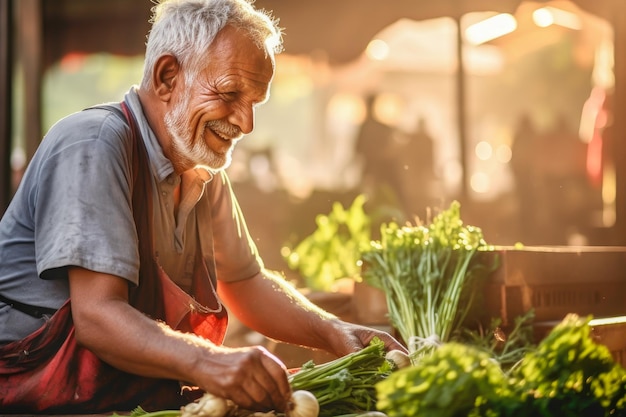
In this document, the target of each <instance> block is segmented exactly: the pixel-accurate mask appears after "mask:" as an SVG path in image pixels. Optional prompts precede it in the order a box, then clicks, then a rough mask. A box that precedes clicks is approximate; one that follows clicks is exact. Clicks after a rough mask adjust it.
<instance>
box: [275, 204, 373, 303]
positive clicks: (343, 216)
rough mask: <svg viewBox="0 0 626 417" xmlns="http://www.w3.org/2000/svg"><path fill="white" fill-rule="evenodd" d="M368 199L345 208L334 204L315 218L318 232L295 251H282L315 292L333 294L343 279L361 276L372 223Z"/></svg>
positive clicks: (289, 264)
mask: <svg viewBox="0 0 626 417" xmlns="http://www.w3.org/2000/svg"><path fill="white" fill-rule="evenodd" d="M365 201H366V199H365V196H364V195H359V196H357V197H356V198H355V199H354V201H353V203H352V205H351V206H350V207H349V208H348V209H345V208H344V207H343V206H342V205H341V203H339V202H335V203H334V204H333V207H332V210H331V212H330V213H329V214H328V215H324V214H320V215H318V216H317V217H316V219H315V223H316V224H317V229H316V230H315V231H314V232H313V233H312V234H311V235H309V236H307V237H306V238H305V239H304V240H302V241H301V242H300V243H299V244H298V245H297V246H296V247H295V248H294V249H289V248H283V253H284V258H285V260H286V261H287V264H288V266H289V267H290V268H291V269H293V270H296V271H299V272H300V274H301V275H302V277H303V278H304V279H305V281H306V284H307V286H308V287H309V288H310V289H312V290H319V291H330V290H331V289H332V286H333V283H334V282H335V281H336V280H337V279H340V278H354V279H359V277H360V266H359V261H360V259H361V249H362V248H363V247H364V246H365V245H367V244H368V243H369V241H370V235H371V221H370V218H369V216H368V215H367V214H366V213H365V211H364V210H363V205H364V204H365Z"/></svg>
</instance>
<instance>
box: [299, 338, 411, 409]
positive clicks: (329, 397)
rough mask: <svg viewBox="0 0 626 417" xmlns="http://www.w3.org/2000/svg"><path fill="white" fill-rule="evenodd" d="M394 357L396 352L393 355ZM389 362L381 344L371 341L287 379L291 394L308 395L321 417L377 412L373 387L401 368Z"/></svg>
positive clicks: (303, 369)
mask: <svg viewBox="0 0 626 417" xmlns="http://www.w3.org/2000/svg"><path fill="white" fill-rule="evenodd" d="M394 353H397V352H394ZM398 362H399V361H398V360H397V359H396V360H395V361H391V360H389V359H388V357H387V355H386V353H385V345H384V343H383V342H382V341H381V340H380V339H378V338H374V339H373V340H372V341H371V342H370V344H369V345H368V346H366V347H365V348H363V349H361V350H360V351H357V352H353V353H350V354H348V355H346V356H344V357H341V358H338V359H335V360H333V361H330V362H327V363H324V364H319V365H315V364H313V362H310V361H309V362H307V363H306V364H304V366H303V367H302V368H301V369H300V371H299V372H297V373H295V374H293V375H291V376H290V379H289V383H290V385H291V388H292V389H293V390H296V391H299V390H305V391H309V392H311V393H312V394H313V395H315V397H316V398H317V400H318V402H319V405H320V414H319V415H320V416H321V417H335V416H346V415H357V414H358V413H361V412H365V411H372V410H376V389H375V388H374V386H375V385H376V383H378V382H380V381H382V380H384V379H385V378H387V377H388V376H389V375H390V374H391V373H392V372H393V371H394V370H395V369H397V368H398V367H399V366H402V364H401V363H398Z"/></svg>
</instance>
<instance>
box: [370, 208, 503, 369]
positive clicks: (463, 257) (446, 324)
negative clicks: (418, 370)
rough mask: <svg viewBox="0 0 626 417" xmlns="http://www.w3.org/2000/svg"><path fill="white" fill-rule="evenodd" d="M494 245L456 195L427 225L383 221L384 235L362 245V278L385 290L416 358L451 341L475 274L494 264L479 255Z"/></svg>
mask: <svg viewBox="0 0 626 417" xmlns="http://www.w3.org/2000/svg"><path fill="white" fill-rule="evenodd" d="M490 249H493V248H492V247H489V246H487V244H486V242H485V240H484V239H483V235H482V231H481V230H480V229H479V228H477V227H474V226H465V225H464V224H463V222H462V220H461V215H460V204H459V203H458V202H457V201H454V202H452V204H451V205H450V208H449V209H448V210H444V211H442V212H441V213H439V214H438V215H437V216H435V218H434V219H433V221H432V223H431V224H430V225H428V226H426V225H417V226H402V227H401V226H399V225H398V224H396V223H394V222H391V223H389V224H383V225H382V227H381V239H380V241H372V242H371V246H370V248H369V249H367V250H364V251H363V253H362V259H363V264H364V266H363V272H362V276H363V279H364V281H365V282H367V283H369V284H370V285H372V286H374V287H377V288H381V289H382V290H383V291H384V292H385V296H386V299H387V306H388V309H389V319H390V321H391V324H392V325H393V326H394V327H395V328H396V329H397V330H398V332H399V333H400V335H401V337H402V338H403V339H404V341H405V342H406V343H407V344H408V347H409V352H410V353H411V355H412V358H413V360H417V358H419V357H421V356H423V355H426V354H428V353H430V352H432V350H433V349H434V348H435V347H436V346H438V345H440V344H441V343H444V342H447V341H450V339H451V335H452V333H453V332H454V331H455V330H457V329H458V328H459V326H460V324H461V323H462V322H463V320H464V318H465V316H466V314H467V312H468V311H469V308H470V307H471V303H472V299H473V297H474V296H475V295H476V291H477V286H476V285H474V284H475V283H476V280H477V279H478V278H479V277H480V276H486V273H488V272H490V271H491V270H492V269H491V268H493V266H491V267H487V266H485V265H483V264H482V263H481V262H478V261H477V258H476V256H475V255H476V254H477V252H478V251H486V250H490ZM481 274H482V275H481Z"/></svg>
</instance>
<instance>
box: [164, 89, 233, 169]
mask: <svg viewBox="0 0 626 417" xmlns="http://www.w3.org/2000/svg"><path fill="white" fill-rule="evenodd" d="M190 101H191V97H190V96H189V95H186V96H185V97H184V98H183V99H182V100H181V102H180V103H179V104H178V105H176V106H174V108H173V109H172V111H170V112H168V113H167V114H166V115H165V126H166V128H167V131H168V133H169V134H170V136H171V139H172V144H171V158H172V163H173V164H174V166H181V167H187V168H193V167H196V166H198V165H202V166H205V167H208V168H209V169H211V170H212V171H218V170H221V169H225V168H227V167H228V166H229V165H230V163H231V161H232V152H233V149H234V148H235V143H236V141H238V139H232V142H233V144H232V146H231V147H230V148H229V149H228V151H227V152H226V153H225V154H219V153H216V152H214V151H213V150H212V149H211V148H210V147H209V146H208V145H207V144H206V142H205V141H204V137H203V135H204V132H206V130H207V129H209V128H212V129H213V128H214V129H215V130H216V131H218V132H220V133H222V134H225V135H228V136H232V137H237V138H239V137H240V136H241V132H240V131H239V129H237V128H236V127H235V126H232V125H231V124H229V123H228V122H225V121H223V120H212V121H210V122H207V123H205V125H204V129H203V130H202V131H200V132H198V135H197V137H196V138H193V137H192V132H191V131H190V129H189V126H190V125H191V124H190V121H189V119H188V118H187V117H186V115H187V113H188V112H187V109H188V108H189V102H190Z"/></svg>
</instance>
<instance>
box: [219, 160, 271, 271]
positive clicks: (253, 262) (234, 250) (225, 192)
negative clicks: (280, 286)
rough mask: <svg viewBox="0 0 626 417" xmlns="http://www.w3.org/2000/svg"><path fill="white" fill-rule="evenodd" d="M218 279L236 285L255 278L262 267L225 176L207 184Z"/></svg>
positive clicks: (221, 175)
mask: <svg viewBox="0 0 626 417" xmlns="http://www.w3.org/2000/svg"><path fill="white" fill-rule="evenodd" d="M207 186H208V189H207V194H208V197H209V200H210V202H209V203H210V207H211V217H212V229H213V230H212V233H211V235H212V240H213V249H214V256H215V268H216V272H217V279H218V280H220V281H238V280H243V279H247V278H251V277H252V276H254V275H256V274H258V273H259V272H260V271H261V269H262V268H263V263H262V261H261V258H260V256H259V254H258V250H257V248H256V245H255V244H254V241H253V240H252V238H251V237H250V234H249V233H248V228H247V226H246V222H245V219H244V217H243V214H242V212H241V209H240V207H239V203H238V202H237V199H236V197H235V194H234V193H233V190H232V187H231V184H230V181H229V179H228V176H227V175H226V173H225V172H219V173H217V174H216V175H215V178H213V180H212V181H211V182H209V183H208V184H207Z"/></svg>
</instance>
